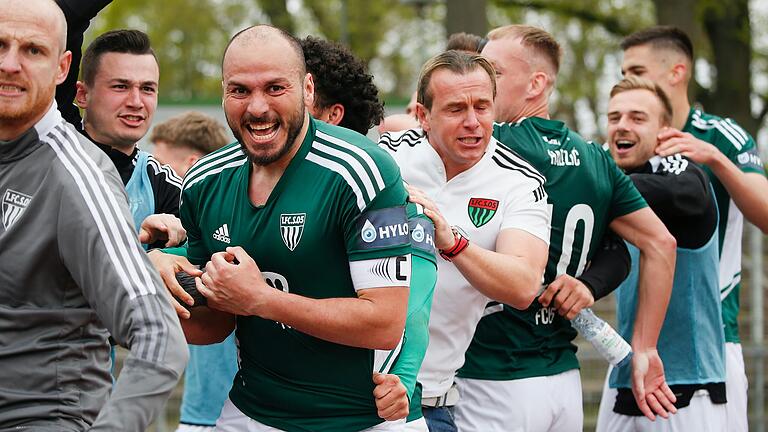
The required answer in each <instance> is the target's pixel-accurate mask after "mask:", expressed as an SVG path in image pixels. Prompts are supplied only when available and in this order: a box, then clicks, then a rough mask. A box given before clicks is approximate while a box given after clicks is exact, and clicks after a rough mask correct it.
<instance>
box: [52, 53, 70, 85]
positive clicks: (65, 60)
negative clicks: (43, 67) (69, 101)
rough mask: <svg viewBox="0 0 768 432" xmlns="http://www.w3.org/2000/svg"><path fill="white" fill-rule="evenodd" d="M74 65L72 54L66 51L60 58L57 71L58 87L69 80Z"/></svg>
mask: <svg viewBox="0 0 768 432" xmlns="http://www.w3.org/2000/svg"><path fill="white" fill-rule="evenodd" d="M71 64H72V52H71V51H65V52H64V54H62V55H61V56H59V64H58V65H57V70H56V85H59V84H61V83H63V82H64V80H65V79H67V74H68V73H69V66H70V65H71Z"/></svg>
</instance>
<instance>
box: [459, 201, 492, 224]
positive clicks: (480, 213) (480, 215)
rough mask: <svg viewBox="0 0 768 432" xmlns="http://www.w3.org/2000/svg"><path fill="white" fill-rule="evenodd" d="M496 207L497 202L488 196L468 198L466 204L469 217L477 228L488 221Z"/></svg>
mask: <svg viewBox="0 0 768 432" xmlns="http://www.w3.org/2000/svg"><path fill="white" fill-rule="evenodd" d="M498 209H499V202H498V201H497V200H492V199H488V198H470V200H469V205H468V206H467V212H468V213H469V219H470V220H471V221H472V224H474V225H475V227H477V228H480V227H481V226H483V225H485V224H487V223H488V222H490V221H491V219H493V215H495V214H496V210H498Z"/></svg>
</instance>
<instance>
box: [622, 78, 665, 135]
mask: <svg viewBox="0 0 768 432" xmlns="http://www.w3.org/2000/svg"><path fill="white" fill-rule="evenodd" d="M630 90H647V91H649V92H651V93H653V94H654V95H655V96H656V98H658V99H659V102H661V107H662V108H663V111H662V113H661V121H662V123H663V124H665V125H669V124H671V123H672V102H670V100H669V96H667V94H666V93H664V90H663V89H662V88H661V87H660V86H659V85H658V84H656V83H655V82H653V81H651V80H649V79H648V78H642V77H639V76H635V75H632V76H628V77H626V78H624V79H623V80H621V81H619V82H618V83H617V84H616V85H615V86H613V88H612V89H611V97H614V96H616V95H617V94H619V93H624V92H627V91H630Z"/></svg>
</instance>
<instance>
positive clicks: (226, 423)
mask: <svg viewBox="0 0 768 432" xmlns="http://www.w3.org/2000/svg"><path fill="white" fill-rule="evenodd" d="M404 424H405V420H398V421H391V422H390V421H385V422H384V423H380V424H377V425H376V426H371V427H369V428H368V429H364V430H363V431H361V432H402V430H403V425H404ZM214 430H215V431H216V432H284V431H283V430H282V429H277V428H273V427H272V426H267V425H265V424H263V423H259V422H257V421H256V420H254V419H252V418H250V417H248V416H247V415H245V414H243V412H242V411H240V410H239V409H238V408H237V407H236V406H235V404H233V403H232V401H231V400H229V398H227V401H226V402H224V407H223V408H222V409H221V415H220V416H219V419H218V420H217V421H216V429H214Z"/></svg>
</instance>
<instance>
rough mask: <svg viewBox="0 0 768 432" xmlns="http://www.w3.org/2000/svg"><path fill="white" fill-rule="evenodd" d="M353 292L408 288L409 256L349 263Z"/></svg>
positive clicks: (409, 279) (409, 282)
mask: <svg viewBox="0 0 768 432" xmlns="http://www.w3.org/2000/svg"><path fill="white" fill-rule="evenodd" d="M349 274H350V275H351V276H352V285H353V286H354V287H355V291H359V290H362V289H368V288H383V287H408V286H410V284H411V254H406V255H399V256H392V257H384V258H375V259H369V260H362V261H350V262H349Z"/></svg>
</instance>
